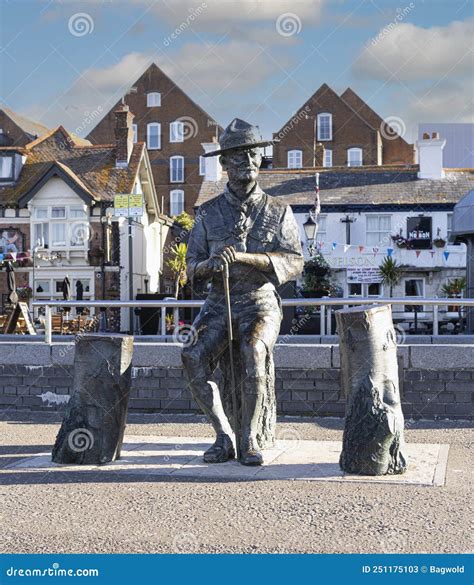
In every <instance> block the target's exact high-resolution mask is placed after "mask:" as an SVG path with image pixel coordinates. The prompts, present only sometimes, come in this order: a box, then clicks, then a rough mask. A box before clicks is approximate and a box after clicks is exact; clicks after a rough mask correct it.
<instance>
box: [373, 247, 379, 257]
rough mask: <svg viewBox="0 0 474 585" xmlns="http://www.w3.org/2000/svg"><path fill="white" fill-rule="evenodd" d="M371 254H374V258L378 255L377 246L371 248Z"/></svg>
mask: <svg viewBox="0 0 474 585" xmlns="http://www.w3.org/2000/svg"><path fill="white" fill-rule="evenodd" d="M372 252H373V253H374V256H377V254H378V253H379V248H378V246H374V247H373V248H372Z"/></svg>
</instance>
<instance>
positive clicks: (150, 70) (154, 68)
mask: <svg viewBox="0 0 474 585" xmlns="http://www.w3.org/2000/svg"><path fill="white" fill-rule="evenodd" d="M148 75H156V76H158V75H159V76H161V77H164V78H166V79H167V80H168V81H169V82H170V84H171V85H172V86H173V87H174V88H176V90H177V91H179V92H180V93H181V94H182V95H183V96H184V97H185V98H186V99H187V100H188V101H189V102H191V103H192V105H193V106H194V107H195V108H197V109H198V110H200V111H201V113H202V114H203V115H204V116H206V117H207V118H208V119H209V120H211V121H212V122H215V124H216V127H217V128H218V131H219V133H220V132H222V127H221V126H220V125H219V124H217V122H216V120H215V119H214V118H213V117H212V116H210V115H209V114H208V113H207V112H206V111H205V110H204V109H203V108H202V107H201V106H200V105H199V104H198V103H196V102H195V101H194V100H193V99H192V98H191V97H190V96H189V94H187V93H186V92H185V91H184V90H183V89H182V88H181V87H180V86H179V85H178V84H177V83H176V82H175V81H173V80H172V79H171V77H169V75H166V73H165V72H164V71H163V69H161V68H160V67H158V65H157V64H156V63H154V62H153V63H152V64H151V65H150V66H149V67H147V69H145V71H144V72H143V73H142V74H141V75H140V77H138V79H136V80H135V82H134V83H132V84H131V86H130V87H134V86H136V85H138V84H140V82H141V81H142V79H143V78H144V77H146V76H148ZM124 99H125V101H126V93H125V94H124ZM121 104H122V98H120V99H119V100H118V101H117V103H116V104H115V105H114V106H112V108H111V109H110V110H109V111H108V112H107V113H106V114H105V116H103V117H102V119H101V120H100V121H99V122H98V123H97V125H96V126H95V127H94V128H93V129H92V130H91V131H90V132H89V134H88V135H87V138H88V139H91V140H93V139H94V138H93V136H94V133H95V131H96V129H97V128H98V127H99V126H100V124H101V123H102V122H103V121H104V120H105V119H106V118H107V116H109V114H110V113H111V112H114V111H115V110H116V109H117V107H119V106H120V105H121Z"/></svg>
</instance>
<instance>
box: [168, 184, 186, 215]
mask: <svg viewBox="0 0 474 585" xmlns="http://www.w3.org/2000/svg"><path fill="white" fill-rule="evenodd" d="M183 211H184V191H182V190H181V189H175V190H174V191H171V193H170V215H171V216H173V215H179V214H180V213H182V212H183Z"/></svg>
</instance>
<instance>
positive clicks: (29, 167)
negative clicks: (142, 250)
mask: <svg viewBox="0 0 474 585" xmlns="http://www.w3.org/2000/svg"><path fill="white" fill-rule="evenodd" d="M81 142H82V141H81V140H78V139H77V138H76V137H74V136H73V135H71V134H69V132H67V130H65V129H64V128H63V127H62V126H59V127H58V128H56V129H55V130H53V131H51V132H48V133H47V135H45V136H43V137H41V138H39V139H37V140H35V141H33V142H31V143H29V144H28V145H27V146H26V147H25V155H26V161H25V163H24V164H23V167H22V169H21V172H20V176H19V178H18V180H17V181H16V183H14V184H9V185H5V186H4V187H0V205H8V206H11V205H25V204H26V202H27V201H28V200H29V198H31V197H32V196H33V195H34V193H35V192H37V190H38V189H39V187H40V186H41V184H44V182H46V180H48V179H49V178H51V176H60V177H61V178H62V179H63V180H65V181H66V182H68V184H69V185H70V186H71V188H73V189H74V190H75V191H76V192H77V193H78V194H79V195H80V196H82V197H83V198H84V197H89V201H90V198H93V199H94V200H95V201H108V202H111V201H113V198H114V196H115V195H116V194H117V193H130V192H131V190H132V189H133V186H134V184H135V181H136V177H137V173H138V171H139V167H140V163H141V161H142V158H143V156H145V154H146V149H145V144H144V143H137V144H134V146H133V151H132V154H131V157H130V161H129V164H128V167H126V168H116V166H115V162H116V159H115V145H112V144H101V145H97V146H90V145H85V146H84V145H82V143H81ZM151 180H152V179H151Z"/></svg>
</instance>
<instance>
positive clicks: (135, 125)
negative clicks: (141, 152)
mask: <svg viewBox="0 0 474 585" xmlns="http://www.w3.org/2000/svg"><path fill="white" fill-rule="evenodd" d="M132 130H133V144H135V143H136V142H138V126H137V124H132Z"/></svg>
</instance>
